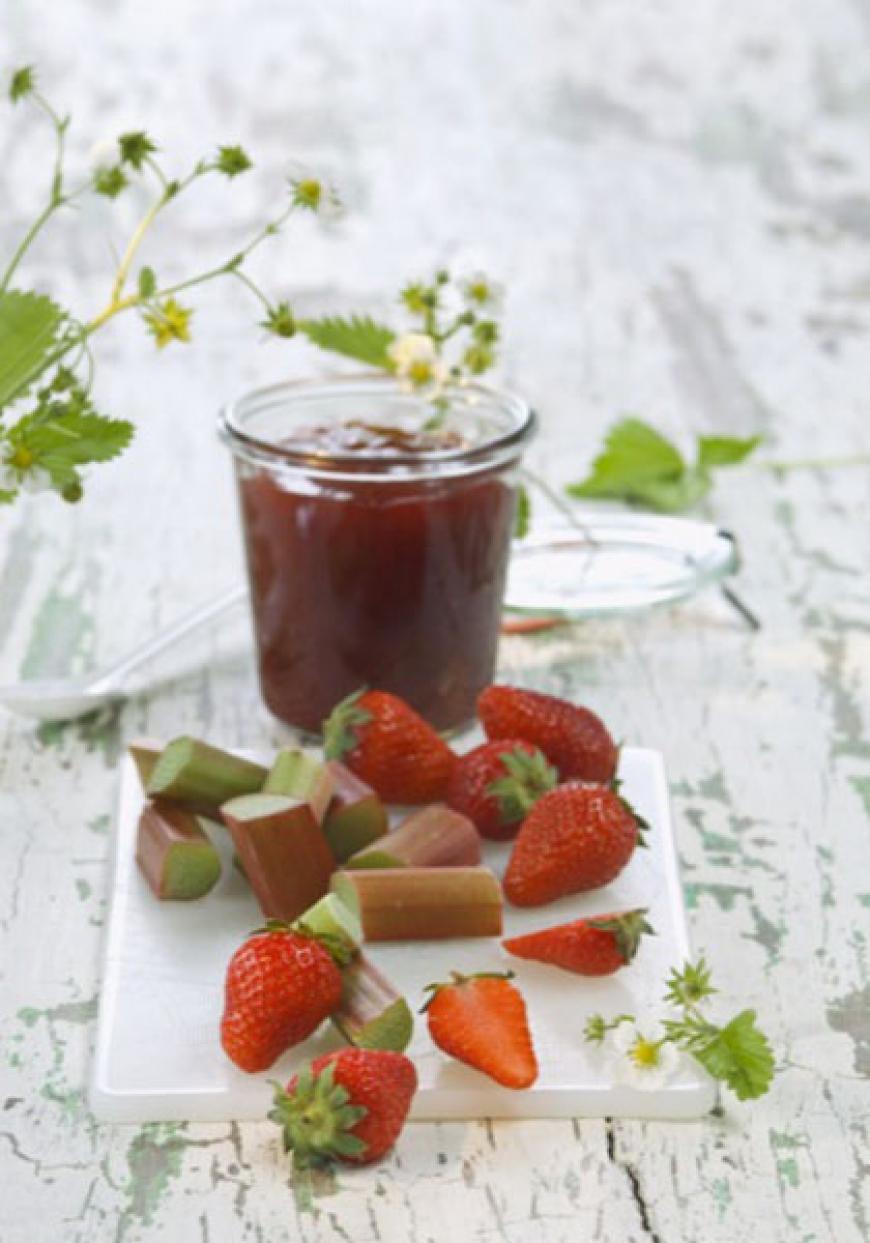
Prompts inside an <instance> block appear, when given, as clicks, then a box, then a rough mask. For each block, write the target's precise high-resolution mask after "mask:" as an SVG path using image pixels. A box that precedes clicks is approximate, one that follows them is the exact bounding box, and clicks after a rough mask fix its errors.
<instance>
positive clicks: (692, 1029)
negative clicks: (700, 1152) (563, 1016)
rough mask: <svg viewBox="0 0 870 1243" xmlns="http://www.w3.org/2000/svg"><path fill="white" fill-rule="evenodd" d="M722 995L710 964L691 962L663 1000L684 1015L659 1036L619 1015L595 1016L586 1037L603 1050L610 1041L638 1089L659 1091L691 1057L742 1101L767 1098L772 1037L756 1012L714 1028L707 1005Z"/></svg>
mask: <svg viewBox="0 0 870 1243" xmlns="http://www.w3.org/2000/svg"><path fill="white" fill-rule="evenodd" d="M716 992H717V990H716V989H715V988H714V987H713V985H712V983H711V981H710V971H709V969H708V967H707V965H706V963H705V962H704V960H703V959H700V960H699V961H698V962H697V963H695V964H693V963H688V962H687V963H685V965H684V966H683V969H682V970H681V971H677V970H674V971H672V972H671V974H670V976H669V977H668V980H667V988H666V991H665V995H664V998H663V1000H664V1002H665V1003H666V1004H667V1005H669V1006H671V1007H674V1008H675V1009H676V1010H677V1011H678V1013H677V1015H676V1017H673V1018H665V1019H663V1020H662V1022H661V1023H658V1024H655V1025H654V1029H655V1030H654V1031H653V1030H652V1029H651V1031H647V1032H644V1031H641V1030H640V1028H639V1027H638V1023H637V1020H636V1019H635V1017H634V1016H633V1015H630V1014H619V1015H617V1016H616V1018H613V1019H609V1020H608V1019H605V1018H604V1017H603V1016H602V1015H600V1014H593V1015H591V1016H590V1018H589V1019H588V1020H587V1022H586V1026H585V1028H584V1032H583V1037H584V1039H585V1040H586V1041H588V1042H589V1043H592V1044H598V1045H603V1044H605V1042H607V1041H608V1040H610V1041H611V1042H612V1043H613V1045H614V1047H615V1049H616V1051H617V1052H618V1053H619V1054H620V1055H621V1056H622V1059H623V1061H624V1065H625V1068H627V1070H628V1072H629V1073H628V1076H627V1077H628V1079H629V1081H630V1082H633V1083H635V1085H636V1086H657V1084H658V1083H659V1082H660V1081H661V1079H662V1077H663V1075H665V1074H667V1073H669V1072H670V1071H671V1070H673V1069H674V1068H675V1066H676V1064H677V1062H676V1056H675V1055H676V1054H677V1053H685V1054H688V1055H689V1056H690V1057H693V1058H694V1059H695V1061H697V1062H699V1063H700V1064H701V1065H702V1066H703V1067H704V1069H705V1070H706V1071H707V1072H708V1074H710V1075H712V1077H713V1078H714V1079H718V1080H720V1081H721V1082H722V1083H725V1084H726V1085H727V1086H728V1087H729V1088H730V1089H731V1090H732V1092H733V1093H734V1095H735V1096H736V1097H737V1099H738V1100H741V1101H744V1100H752V1099H754V1098H756V1097H759V1096H763V1095H764V1093H765V1092H766V1091H767V1090H768V1088H769V1087H770V1083H771V1080H772V1078H773V1072H774V1060H773V1053H772V1052H771V1048H770V1045H769V1043H768V1041H767V1037H766V1036H765V1035H764V1033H763V1032H762V1031H761V1030H760V1029H759V1028H758V1026H757V1025H756V1022H755V1011H754V1010H741V1011H740V1013H739V1014H737V1015H735V1017H734V1018H732V1019H731V1020H730V1021H729V1022H728V1023H726V1024H725V1025H724V1026H720V1025H718V1024H716V1023H712V1022H711V1021H710V1020H709V1019H708V1018H707V1016H706V1015H705V1014H703V1013H702V1010H701V1006H702V1005H703V1004H704V1002H706V1001H707V999H708V998H709V997H711V996H712V995H713V994H714V993H716Z"/></svg>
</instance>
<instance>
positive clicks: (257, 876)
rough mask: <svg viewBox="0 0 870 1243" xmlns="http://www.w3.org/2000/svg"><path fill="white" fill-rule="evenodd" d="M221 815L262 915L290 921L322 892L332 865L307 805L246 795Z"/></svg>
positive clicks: (276, 797) (282, 798)
mask: <svg viewBox="0 0 870 1243" xmlns="http://www.w3.org/2000/svg"><path fill="white" fill-rule="evenodd" d="M221 816H222V817H223V820H224V823H225V824H226V826H227V828H228V829H229V831H230V833H231V835H232V838H233V844H234V846H235V848H236V850H237V851H238V854H239V858H240V859H241V863H242V867H243V869H244V872H245V875H246V876H247V878H248V881H249V883H250V886H251V888H252V889H253V891H254V894H255V895H256V898H257V901H258V902H259V903H260V906H261V908H262V910H263V914H264V915H267V916H269V917H270V918H274V919H282V920H285V921H286V922H287V923H290V922H292V921H293V920H294V919H297V918H298V917H299V916H300V915H301V914H302V912H303V911H305V910H307V909H308V907H310V906H311V905H312V904H313V903H314V902H316V901H317V899H318V898H320V897H322V896H323V895H324V894H325V893H326V891H327V889H328V888H329V877H330V874H331V872H332V869H333V867H334V866H335V865H334V861H333V858H332V852H331V851H330V849H329V846H328V845H327V842H326V838H325V837H324V836H323V833H322V832H321V829H320V826H319V825H318V823H317V821H316V820H315V818H314V813H313V812H312V810H311V807H310V805H309V804H308V803H307V802H303V801H302V800H301V799H293V798H288V797H286V796H284V795H279V794H247V795H243V796H242V797H240V798H234V799H231V800H230V801H229V802H228V803H225V804H224V806H223V807H222V808H221Z"/></svg>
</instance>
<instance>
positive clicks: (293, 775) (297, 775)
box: [263, 749, 335, 824]
mask: <svg viewBox="0 0 870 1243" xmlns="http://www.w3.org/2000/svg"><path fill="white" fill-rule="evenodd" d="M334 789H335V782H334V780H333V777H332V774H331V773H330V771H329V768H328V766H327V765H326V764H320V763H318V761H317V760H315V759H313V758H312V757H311V756H310V755H306V754H305V752H304V751H295V750H289V749H288V750H285V751H279V752H278V755H277V756H276V757H275V762H274V764H273V765H272V767H271V768H270V769H269V773H268V776H267V777H266V782H265V785H264V786H263V793H264V794H286V795H288V796H289V797H290V798H298V799H301V800H302V801H303V802H305V803H310V804H311V810H312V811H313V812H314V819H315V820H316V821H317V823H318V824H323V818H324V816H325V815H326V809H327V807H328V806H329V803H330V800H331V799H332V795H333V792H334Z"/></svg>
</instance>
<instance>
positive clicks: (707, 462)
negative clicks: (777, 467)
mask: <svg viewBox="0 0 870 1243" xmlns="http://www.w3.org/2000/svg"><path fill="white" fill-rule="evenodd" d="M760 443H761V437H760V436H750V437H747V438H745V439H741V438H739V437H735V436H699V437H698V448H697V460H696V462H695V463H694V465H689V464H688V463H687V462H686V461H685V459H684V458H683V456H682V454H681V453H680V451H679V449H678V448H677V447H676V445H674V444H672V443H671V441H670V440H668V439H667V438H666V437H665V436H663V435H662V434H661V433H660V432H658V431H656V429H655V428H654V427H650V425H649V424H648V423H644V422H642V421H641V420H640V419H634V418H630V419H623V420H622V421H621V422H619V423H616V424H615V425H614V426H613V427H611V429H610V431H609V432H608V433H607V436H606V438H605V441H604V449H603V450H602V452H601V453H599V455H598V457H597V458H596V459H595V461H594V462H593V464H592V470H591V471H590V473H589V474H588V475H587V477H586V478H585V479H582V480H581V481H580V482H579V483H570V484H568V486H567V487H566V489H565V490H566V492H567V493H568V495H569V496H574V497H579V498H581V499H582V498H598V499H604V500H616V501H628V502H629V503H630V504H634V505H641V506H644V507H645V508H647V509H656V510H659V511H660V512H662V513H679V512H681V511H682V510H685V509H691V507H692V506H693V505H695V504H697V502H698V501H700V500H701V499H702V498H703V497H705V496H706V495H707V493H708V492H709V491H710V489H711V487H712V486H713V478H712V475H711V471H712V470H713V469H717V468H719V467H722V466H736V465H737V464H738V463H739V462H742V461H744V460H745V459H746V458H747V457H748V456H749V455H750V454H751V453H752V452H753V450H754V449H755V448H756V447H757V446H758V445H759V444H760Z"/></svg>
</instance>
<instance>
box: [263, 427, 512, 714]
mask: <svg viewBox="0 0 870 1243" xmlns="http://www.w3.org/2000/svg"><path fill="white" fill-rule="evenodd" d="M455 435H456V434H455V433H444V432H441V431H437V432H429V431H423V432H409V433H405V432H401V431H397V429H395V428H380V427H378V426H377V425H376V424H360V423H357V424H355V423H352V422H348V423H345V424H342V425H338V426H331V427H329V428H328V429H320V428H316V427H315V428H310V429H303V430H301V431H300V432H297V433H295V434H294V436H293V439H292V441H288V442H287V443H288V447H292V448H293V449H297V448H301V449H302V451H304V452H312V453H316V452H325V453H329V452H330V451H331V452H333V453H335V452H340V453H352V452H354V451H360V452H362V453H365V454H369V455H370V454H371V453H372V452H373V451H374V452H377V453H378V454H379V455H380V453H383V454H384V456H386V457H389V455H390V454H391V453H394V454H401V455H402V456H406V455H408V454H418V453H419V454H421V455H425V454H428V453H437V452H441V451H443V450H444V449H445V448H448V449H449V448H457V447H461V440H460V441H458V442H457V440H456V439H453V438H454V437H455ZM445 436H449V437H451V440H450V442H449V443H447V442H446V441H445ZM240 495H241V505H242V514H243V519H244V528H245V537H246V549H247V557H248V568H249V574H250V580H251V595H252V602H253V611H254V624H255V630H256V636H257V646H258V653H259V669H260V681H261V685H262V691H263V697H264V699H265V701H266V703H267V705H268V707H269V709H270V710H271V711H272V712H273V713H274V714H275V715H276V716H277V717H279V718H280V719H281V720H283V721H286V722H287V723H288V724H290V725H294V726H296V727H297V728H299V729H303V730H306V731H310V732H316V731H319V729H320V726H321V724H322V722H323V720H324V718H325V717H326V716H327V715H328V714H329V712H330V711H331V709H332V708H333V707H334V705H335V704H336V703H337V702H338V701H339V700H340V699H342V698H344V696H346V695H348V694H350V693H351V692H352V691H354V690H357V689H358V688H359V687H361V686H371V687H377V688H378V689H381V690H390V691H393V692H394V693H395V694H398V695H401V696H402V698H404V699H406V700H407V701H408V702H409V703H410V704H411V705H412V706H413V707H415V708H416V709H417V711H418V712H420V713H421V714H422V715H423V716H424V717H425V718H426V719H427V720H428V721H430V722H431V723H432V724H433V725H434V726H435V727H436V728H437V729H451V728H455V727H457V726H459V725H463V724H465V723H466V722H468V721H470V720H471V719H472V717H473V716H474V707H475V700H476V697H477V695H478V693H479V691H480V690H481V689H482V688H483V687H484V686H485V685H487V684H488V683H489V682H490V681H492V677H493V673H494V666H495V655H496V645H497V641H498V627H499V621H500V616H501V603H502V594H503V590H504V580H505V574H506V570H507V558H508V552H509V545H510V536H511V528H512V523H513V514H514V504H515V496H514V488H513V487H512V486H511V484H510V483H509V482H506V480H505V478H504V476H503V475H502V474H501V473H500V472H498V471H494V472H491V473H488V474H484V475H475V476H471V477H453V478H449V477H443V476H441V477H439V475H438V474H437V472H435V473H433V474H431V475H430V476H428V477H423V478H414V479H408V478H401V479H398V478H397V479H395V480H389V479H388V480H383V479H379V480H377V481H371V480H364V479H360V480H359V481H357V480H353V479H351V480H350V481H349V482H348V480H347V479H346V478H345V479H342V480H336V481H335V482H331V481H326V482H324V481H322V480H317V481H316V482H315V481H313V480H311V479H306V478H304V477H302V476H300V479H299V487H298V490H296V489H295V488H294V485H293V483H292V482H288V481H287V480H279V479H278V478H276V477H275V476H274V475H273V474H271V473H270V472H268V471H258V472H257V473H254V474H250V475H248V476H247V477H244V478H242V479H241V480H240Z"/></svg>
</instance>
